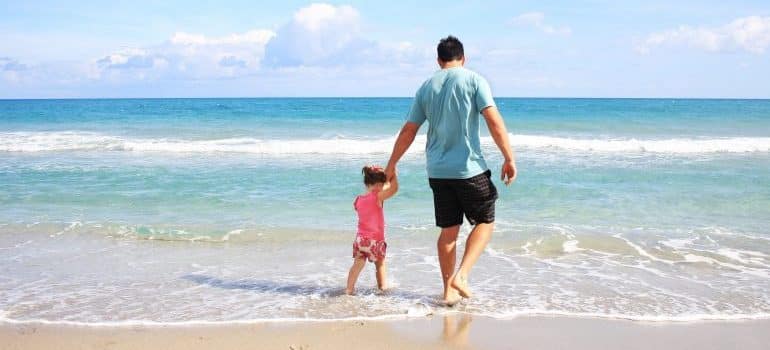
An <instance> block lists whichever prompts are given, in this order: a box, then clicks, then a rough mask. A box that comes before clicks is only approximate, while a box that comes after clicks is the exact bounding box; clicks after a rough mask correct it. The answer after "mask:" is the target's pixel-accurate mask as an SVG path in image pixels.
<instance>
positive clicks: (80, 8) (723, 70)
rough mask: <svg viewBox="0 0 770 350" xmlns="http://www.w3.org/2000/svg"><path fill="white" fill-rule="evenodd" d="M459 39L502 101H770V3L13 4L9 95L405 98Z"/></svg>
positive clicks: (0, 22)
mask: <svg viewBox="0 0 770 350" xmlns="http://www.w3.org/2000/svg"><path fill="white" fill-rule="evenodd" d="M447 34H453V35H456V36H458V37H459V38H460V39H461V40H462V41H463V42H464V44H465V48H466V56H467V59H468V62H467V66H468V67H469V68H471V69H473V70H476V71H478V72H480V73H481V74H483V75H484V76H485V77H486V78H487V79H488V80H489V82H490V85H491V86H492V88H493V93H494V94H495V95H496V96H543V97H550V96H553V97H734V98H769V97H770V82H769V81H770V2H768V1H766V0H765V1H734V2H724V1H676V2H671V1H623V2H622V3H621V2H617V1H598V0H596V1H570V2H565V1H558V2H557V1H516V2H509V1H466V2H457V3H451V4H447V3H446V2H437V1H421V2H417V3H415V2H402V3H399V2H397V1H390V2H373V1H367V2H364V1H350V2H306V1H292V0H285V1H281V2H269V3H266V4H265V3H259V2H254V1H219V2H189V1H163V2H162V3H157V2H155V1H144V0H134V1H130V2H122V1H118V2H103V1H98V2H97V1H80V2H77V3H69V4H62V2H59V1H24V2H22V1H17V2H7V3H4V4H3V6H0V38H2V39H3V40H0V98H69V97H224V96H233V97H239V96H411V95H413V94H414V91H415V89H416V88H417V86H418V85H419V84H420V83H421V82H422V81H423V80H424V79H425V78H426V77H428V76H429V75H430V74H431V72H432V71H434V70H435V69H436V68H437V66H436V64H435V45H436V43H437V41H438V39H440V38H441V37H443V36H446V35H447Z"/></svg>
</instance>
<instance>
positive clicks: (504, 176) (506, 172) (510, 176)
mask: <svg viewBox="0 0 770 350" xmlns="http://www.w3.org/2000/svg"><path fill="white" fill-rule="evenodd" d="M386 174H387V173H386ZM500 180H503V182H505V185H506V186H508V185H510V184H511V182H513V181H514V180H516V163H515V162H514V161H513V160H509V161H505V162H503V169H502V170H501V171H500Z"/></svg>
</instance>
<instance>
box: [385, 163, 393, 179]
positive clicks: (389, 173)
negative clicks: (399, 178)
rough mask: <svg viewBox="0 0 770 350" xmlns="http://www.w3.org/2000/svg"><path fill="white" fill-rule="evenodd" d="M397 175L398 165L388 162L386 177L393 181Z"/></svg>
mask: <svg viewBox="0 0 770 350" xmlns="http://www.w3.org/2000/svg"><path fill="white" fill-rule="evenodd" d="M395 177H396V167H395V166H391V165H390V164H388V166H387V167H385V178H386V179H387V180H388V181H391V180H393V178H395Z"/></svg>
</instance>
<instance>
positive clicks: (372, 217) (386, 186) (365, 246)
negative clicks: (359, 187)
mask: <svg viewBox="0 0 770 350" xmlns="http://www.w3.org/2000/svg"><path fill="white" fill-rule="evenodd" d="M361 172H362V173H363V175H364V185H366V193H364V194H362V195H359V196H357V197H356V200H355V201H354V202H353V208H354V209H355V210H356V212H357V213H358V233H357V234H356V240H355V241H354V242H353V259H354V261H353V266H351V267H350V272H348V286H347V288H345V293H347V294H348V295H350V294H353V291H354V290H355V286H356V280H358V274H359V273H361V270H362V269H363V268H364V265H366V260H367V259H368V260H369V261H371V262H373V263H374V266H376V267H377V287H379V288H380V290H385V288H386V285H385V250H386V248H387V246H388V245H387V244H386V243H385V218H384V216H383V213H382V204H383V202H385V200H386V199H388V198H390V197H393V195H394V194H396V192H397V191H398V180H396V177H395V176H393V178H392V179H391V180H390V181H388V180H387V178H386V177H385V172H384V171H383V170H382V168H380V167H378V166H374V165H372V166H365V167H364V168H363V169H362V170H361Z"/></svg>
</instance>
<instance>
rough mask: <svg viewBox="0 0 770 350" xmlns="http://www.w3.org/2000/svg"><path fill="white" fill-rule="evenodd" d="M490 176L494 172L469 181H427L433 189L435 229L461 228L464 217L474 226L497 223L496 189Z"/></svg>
mask: <svg viewBox="0 0 770 350" xmlns="http://www.w3.org/2000/svg"><path fill="white" fill-rule="evenodd" d="M491 176H492V172H491V171H489V170H487V171H485V172H484V173H482V174H479V175H476V176H474V177H471V178H468V179H433V178H431V179H428V182H429V183H430V188H431V189H432V190H433V208H434V211H435V213H436V226H438V227H442V228H446V227H451V226H455V225H460V224H462V223H463V214H464V215H465V217H466V218H467V219H468V223H470V224H471V225H476V224H479V223H492V222H495V201H496V200H497V188H495V185H494V184H493V183H492V179H491Z"/></svg>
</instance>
